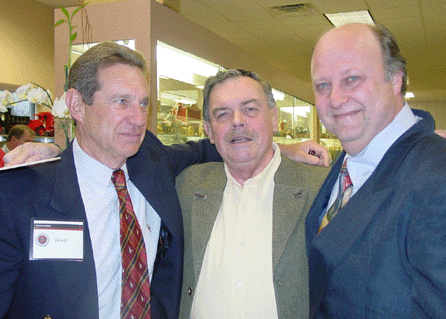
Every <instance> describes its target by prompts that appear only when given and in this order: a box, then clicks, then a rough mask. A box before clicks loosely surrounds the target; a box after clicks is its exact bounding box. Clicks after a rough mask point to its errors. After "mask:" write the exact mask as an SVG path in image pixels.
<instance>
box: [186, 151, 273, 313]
mask: <svg viewBox="0 0 446 319" xmlns="http://www.w3.org/2000/svg"><path fill="white" fill-rule="evenodd" d="M274 149H275V152H274V157H273V158H272V160H271V161H270V163H269V164H268V166H267V167H266V168H265V169H264V170H263V171H262V172H261V173H260V174H258V175H256V176H255V177H253V178H251V179H248V180H247V181H245V182H244V185H243V187H242V186H241V185H240V184H239V183H238V182H237V181H236V180H235V179H234V178H233V177H232V175H231V173H230V172H229V170H228V168H227V167H226V164H225V171H226V176H227V178H228V181H227V184H226V187H225V190H224V193H223V200H222V204H221V206H220V210H219V212H218V215H217V218H216V220H215V223H214V226H213V229H212V233H211V236H210V239H209V242H208V244H207V247H206V252H205V255H204V260H203V265H202V268H201V272H200V276H199V279H198V283H197V288H196V292H195V296H194V300H193V304H192V312H191V318H199V319H204V318H207V319H208V318H212V319H219V318H222V319H223V318H224V319H227V318H238V319H243V318H268V319H271V318H277V305H276V298H275V292H274V284H273V268H272V226H273V195H274V185H275V184H274V175H275V173H276V171H277V168H278V167H279V165H280V162H281V157H280V151H278V147H277V145H276V144H275V143H274Z"/></svg>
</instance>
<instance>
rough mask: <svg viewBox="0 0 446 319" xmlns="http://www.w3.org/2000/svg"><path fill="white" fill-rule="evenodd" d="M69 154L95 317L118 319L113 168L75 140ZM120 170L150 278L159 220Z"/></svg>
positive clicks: (116, 203) (119, 269) (118, 254)
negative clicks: (82, 215) (93, 285)
mask: <svg viewBox="0 0 446 319" xmlns="http://www.w3.org/2000/svg"><path fill="white" fill-rule="evenodd" d="M73 154H74V163H75V166H76V172H77V177H78V180H79V187H80V191H81V195H82V200H83V203H84V206H85V212H86V214H87V222H88V228H89V230H90V238H91V242H92V246H93V257H94V262H95V269H96V277H97V285H98V297H99V318H100V319H114V318H116V319H119V318H120V304H121V273H122V264H121V248H120V242H119V233H120V230H119V224H120V223H119V200H118V195H117V193H116V190H115V187H114V185H113V183H112V182H111V176H112V172H113V170H112V169H111V168H109V167H107V166H105V165H104V164H102V163H100V162H98V161H97V160H95V159H93V158H91V157H90V156H89V155H87V154H86V153H85V152H83V151H82V150H81V148H80V146H79V144H78V142H77V140H76V139H75V140H74V143H73ZM121 169H122V170H123V171H124V173H125V176H126V183H127V188H128V191H129V193H130V198H131V200H132V204H133V209H134V211H135V215H136V218H137V219H138V222H139V224H140V226H141V229H142V232H143V237H144V242H145V245H146V251H147V260H148V268H149V274H150V278H152V272H153V263H154V261H155V257H156V250H157V245H158V238H159V230H160V226H161V220H160V217H159V216H158V214H157V213H156V212H155V210H154V209H153V208H152V206H151V205H150V204H149V203H148V202H147V201H146V200H145V198H144V196H143V195H142V194H141V192H140V191H139V190H138V189H137V188H136V187H135V185H133V183H132V182H131V181H130V180H129V176H128V173H127V166H126V164H124V166H123V167H121ZM142 225H146V227H143V226H142ZM149 229H150V230H149Z"/></svg>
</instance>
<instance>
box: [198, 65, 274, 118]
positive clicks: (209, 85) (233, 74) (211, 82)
mask: <svg viewBox="0 0 446 319" xmlns="http://www.w3.org/2000/svg"><path fill="white" fill-rule="evenodd" d="M242 76H246V77H249V78H251V79H253V80H256V81H257V82H258V83H259V84H260V86H261V87H262V89H263V92H265V95H266V100H267V102H268V107H269V108H270V109H273V108H275V107H276V101H275V100H274V96H273V92H272V89H271V86H270V85H269V84H268V83H266V82H265V81H262V80H261V79H260V77H259V76H258V75H257V74H256V73H254V72H251V71H245V70H242V69H231V70H228V71H219V72H218V73H217V75H215V76H211V77H209V78H208V79H207V80H206V84H205V85H204V89H203V119H204V120H205V121H206V122H209V121H210V114H209V97H210V96H211V92H212V90H213V89H214V87H215V86H216V85H217V84H220V83H223V82H225V81H227V80H229V79H235V78H238V77H242Z"/></svg>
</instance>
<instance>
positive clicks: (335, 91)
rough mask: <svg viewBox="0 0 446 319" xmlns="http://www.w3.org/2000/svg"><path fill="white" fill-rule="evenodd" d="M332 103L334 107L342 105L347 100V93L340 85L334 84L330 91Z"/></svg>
mask: <svg viewBox="0 0 446 319" xmlns="http://www.w3.org/2000/svg"><path fill="white" fill-rule="evenodd" d="M329 98H330V104H331V106H332V107H333V108H335V109H337V108H339V107H341V106H342V105H343V104H344V103H345V102H346V101H347V99H348V98H347V95H346V94H345V92H344V91H343V90H342V88H341V87H339V86H333V87H332V89H331V91H330V96H329Z"/></svg>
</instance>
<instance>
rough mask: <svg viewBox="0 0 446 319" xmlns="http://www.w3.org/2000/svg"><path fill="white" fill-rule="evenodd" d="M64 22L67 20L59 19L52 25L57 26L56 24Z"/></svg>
mask: <svg viewBox="0 0 446 319" xmlns="http://www.w3.org/2000/svg"><path fill="white" fill-rule="evenodd" d="M64 22H67V20H65V19H60V20H59V21H57V22H56V23H55V24H54V27H57V26H58V25H61V24H62V23H64Z"/></svg>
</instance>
